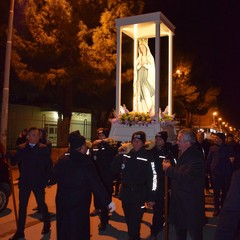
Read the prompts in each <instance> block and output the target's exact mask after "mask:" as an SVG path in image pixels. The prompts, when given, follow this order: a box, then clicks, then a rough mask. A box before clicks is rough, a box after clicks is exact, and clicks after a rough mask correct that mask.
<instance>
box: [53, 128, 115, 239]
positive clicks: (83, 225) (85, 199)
mask: <svg viewBox="0 0 240 240" xmlns="http://www.w3.org/2000/svg"><path fill="white" fill-rule="evenodd" d="M69 143H70V151H69V152H67V153H66V154H64V155H63V156H61V157H60V158H59V160H58V162H57V164H56V165H55V167H54V179H53V180H52V183H57V184H58V186H57V195H56V213H57V239H58V240H66V239H71V240H89V239H90V217H89V212H90V204H91V194H92V193H93V194H94V197H96V198H98V200H99V202H100V206H101V208H108V209H110V211H114V210H115V204H114V203H113V202H111V198H110V197H109V194H108V193H107V191H106V189H105V188H104V186H103V185H102V183H101V181H100V179H99V176H98V174H97V171H96V168H95V166H94V164H93V162H92V161H91V159H90V158H89V156H88V155H86V152H87V146H86V139H85V138H84V137H83V136H81V135H78V134H76V133H73V134H70V136H69Z"/></svg>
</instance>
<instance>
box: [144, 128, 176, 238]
mask: <svg viewBox="0 0 240 240" xmlns="http://www.w3.org/2000/svg"><path fill="white" fill-rule="evenodd" d="M167 138H168V133H167V132H166V131H161V132H158V133H157V134H156V136H155V145H154V147H153V148H152V149H151V150H149V153H151V154H152V155H153V157H154V160H155V164H156V171H157V174H158V183H159V184H158V191H157V200H156V203H155V205H154V207H153V218H152V226H151V238H150V239H151V240H155V239H157V234H158V233H159V232H160V231H161V230H162V229H163V225H164V217H163V215H164V186H165V184H164V175H165V174H164V172H163V169H162V162H163V160H164V159H168V160H170V161H171V163H172V165H175V163H174V156H173V152H172V145H171V143H167Z"/></svg>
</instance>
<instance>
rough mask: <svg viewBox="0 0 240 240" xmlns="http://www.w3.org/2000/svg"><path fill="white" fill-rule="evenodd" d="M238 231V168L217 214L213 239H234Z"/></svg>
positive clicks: (239, 180)
mask: <svg viewBox="0 0 240 240" xmlns="http://www.w3.org/2000/svg"><path fill="white" fill-rule="evenodd" d="M239 231H240V170H237V171H236V172H235V173H234V174H233V176H232V181H231V186H230V188H229V191H228V194H227V197H226V199H225V201H224V204H223V208H222V209H221V212H220V215H219V222H218V226H217V229H216V233H215V240H234V239H235V237H236V236H237V234H239Z"/></svg>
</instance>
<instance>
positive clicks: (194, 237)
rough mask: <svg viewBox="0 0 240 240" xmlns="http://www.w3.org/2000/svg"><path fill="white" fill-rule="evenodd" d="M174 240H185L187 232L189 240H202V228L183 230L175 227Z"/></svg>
mask: <svg viewBox="0 0 240 240" xmlns="http://www.w3.org/2000/svg"><path fill="white" fill-rule="evenodd" d="M175 231H176V240H187V232H189V234H190V237H191V240H203V228H202V227H196V228H193V229H185V228H178V227H175Z"/></svg>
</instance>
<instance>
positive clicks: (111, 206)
mask: <svg viewBox="0 0 240 240" xmlns="http://www.w3.org/2000/svg"><path fill="white" fill-rule="evenodd" d="M108 209H109V211H110V212H114V211H115V210H116V204H115V203H114V202H111V203H110V204H109V205H108Z"/></svg>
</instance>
